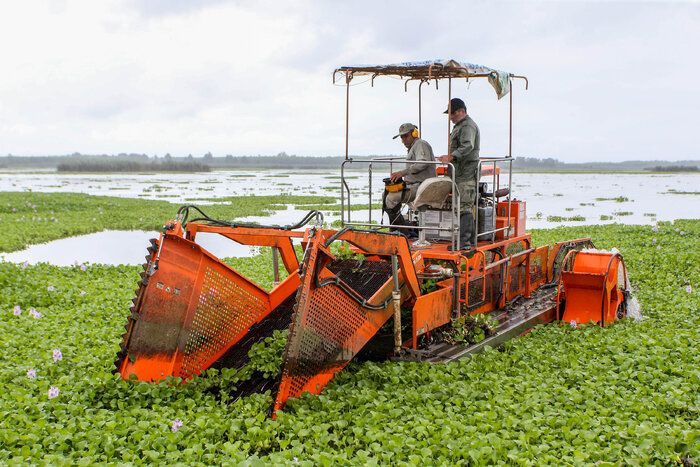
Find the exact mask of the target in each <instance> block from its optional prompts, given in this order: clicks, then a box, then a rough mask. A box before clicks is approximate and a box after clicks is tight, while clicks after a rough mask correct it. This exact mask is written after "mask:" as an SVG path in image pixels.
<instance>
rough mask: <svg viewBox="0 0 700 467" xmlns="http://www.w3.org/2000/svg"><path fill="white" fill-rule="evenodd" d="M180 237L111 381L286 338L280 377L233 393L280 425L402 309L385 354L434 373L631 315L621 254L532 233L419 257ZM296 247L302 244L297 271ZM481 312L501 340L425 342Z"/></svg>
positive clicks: (237, 237) (264, 232)
mask: <svg viewBox="0 0 700 467" xmlns="http://www.w3.org/2000/svg"><path fill="white" fill-rule="evenodd" d="M307 218H309V216H307ZM182 225H183V224H182V223H181V222H179V221H175V222H169V223H168V224H167V225H166V227H165V229H164V231H163V233H162V235H161V237H160V239H159V240H155V239H154V240H152V241H151V242H152V246H151V247H150V248H149V255H148V256H147V257H146V259H147V262H146V263H145V264H144V271H143V273H142V274H141V281H139V288H138V290H137V291H136V298H135V299H134V302H133V306H132V307H131V315H130V316H129V319H128V323H127V324H126V332H125V333H124V335H123V341H122V344H121V351H120V352H119V354H118V358H117V360H116V362H115V365H116V371H117V372H119V373H120V374H121V375H122V377H123V378H125V379H128V378H132V379H133V378H135V379H138V380H144V381H156V380H160V379H163V378H165V377H167V376H177V377H181V378H183V379H185V380H187V379H189V378H191V377H192V376H195V375H198V374H200V373H201V372H202V371H204V370H206V369H208V368H242V367H243V366H245V365H246V364H247V363H248V361H249V357H248V351H249V350H250V348H251V346H252V345H253V344H255V343H257V342H260V341H262V340H264V339H265V338H266V337H269V336H271V335H272V334H273V332H274V331H275V330H283V329H289V330H290V332H289V337H288V342H287V346H286V349H285V353H284V358H283V365H282V368H281V371H280V374H279V376H278V378H275V379H265V378H254V379H253V380H251V381H249V382H246V383H243V385H242V386H241V387H240V388H238V394H239V395H246V394H250V393H252V392H258V391H264V390H266V389H271V390H272V391H273V395H274V399H275V402H274V407H273V408H272V409H273V413H274V411H276V410H278V409H280V408H282V407H283V406H284V403H285V402H286V401H287V400H288V399H289V398H290V397H297V396H299V395H300V394H301V393H302V392H304V391H310V392H312V393H319V392H320V391H321V389H322V388H323V387H324V386H325V385H326V383H328V381H329V380H330V379H332V378H333V376H334V375H335V373H337V372H338V371H340V370H342V369H343V367H344V366H345V365H347V364H348V362H349V361H350V360H352V359H353V358H354V357H355V356H356V355H357V354H358V353H359V352H360V351H361V350H362V349H363V347H365V345H366V344H368V343H369V342H370V341H372V340H373V339H375V340H377V341H381V340H382V338H383V337H386V336H382V335H381V334H378V331H380V329H382V327H383V326H384V324H385V323H386V322H387V321H389V320H390V319H392V317H394V319H400V315H399V317H397V316H396V313H395V310H396V308H397V307H399V306H401V307H404V308H410V310H411V322H410V323H404V324H407V325H406V326H405V327H404V329H403V331H402V330H401V327H400V326H399V331H398V333H394V334H393V338H394V341H396V343H397V344H398V348H396V347H392V346H389V347H388V349H387V351H386V354H387V355H388V354H393V355H394V356H395V357H399V356H403V357H404V358H410V359H418V360H426V361H429V362H446V361H450V360H453V359H456V358H459V357H461V356H464V355H467V354H469V353H473V352H478V351H479V350H480V349H482V348H483V347H484V346H485V345H490V346H492V347H493V346H497V345H498V344H500V343H501V342H503V341H504V340H506V339H510V338H512V337H517V336H518V335H520V334H522V333H524V332H527V331H528V330H529V329H530V328H531V327H533V326H535V325H536V324H539V323H546V322H550V321H552V320H555V319H562V318H563V319H565V320H567V321H569V320H575V321H577V322H588V321H593V322H598V323H601V324H605V323H607V322H610V321H613V320H615V319H616V318H620V317H623V316H624V306H623V305H624V300H623V297H622V291H621V290H622V288H621V287H620V286H619V284H618V275H619V274H618V271H624V263H623V262H622V259H621V257H620V256H619V254H608V253H599V252H586V251H581V250H582V249H583V248H584V247H586V246H591V243H590V240H589V239H580V240H574V241H570V242H562V243H557V244H554V245H548V246H543V247H539V248H534V247H532V246H531V244H530V235H529V234H524V235H519V236H515V235H513V236H511V237H509V238H507V239H504V240H496V241H494V242H481V244H480V245H479V247H478V248H477V249H475V250H473V251H472V252H471V253H470V254H466V253H465V252H459V251H457V252H452V251H448V250H447V249H446V245H445V244H440V243H437V244H435V245H433V246H431V247H428V248H425V247H422V248H414V247H412V244H411V242H410V241H409V240H408V239H407V238H406V237H404V236H402V235H400V234H393V233H381V232H364V231H357V230H353V229H352V228H345V229H341V230H329V229H324V228H321V227H320V226H311V227H307V228H305V229H303V230H301V229H300V230H294V229H286V228H276V227H252V226H241V225H221V222H220V221H216V222H190V223H187V224H186V227H185V228H184V229H183V227H182ZM205 232H206V233H216V234H219V235H222V236H224V237H227V238H229V239H231V240H232V241H236V242H238V243H241V244H244V245H260V246H268V247H272V248H273V249H274V251H276V252H277V254H278V255H279V256H280V257H281V259H282V263H283V265H284V267H285V269H286V270H287V273H288V276H287V277H286V279H284V280H283V281H281V282H279V284H278V285H276V286H275V287H274V288H273V289H272V290H270V291H269V292H268V291H267V290H265V289H263V288H261V287H260V286H258V285H257V284H255V283H254V282H253V281H251V280H250V279H248V278H246V277H245V276H243V275H242V274H240V273H238V272H237V271H235V270H234V269H233V268H231V267H230V266H228V265H226V264H225V263H223V262H222V261H220V260H219V259H217V258H216V257H215V256H213V255H212V254H211V253H209V252H207V251H206V250H205V249H204V248H202V247H201V246H200V245H199V244H198V243H197V241H196V240H197V235H198V234H200V233H205ZM293 239H296V240H297V241H298V242H300V243H301V246H302V249H303V257H302V258H301V261H299V259H298V258H297V255H296V253H295V251H294V248H293V244H292V240H293ZM333 242H346V244H349V245H351V246H352V248H353V250H354V251H356V252H359V253H362V254H363V255H364V256H365V259H362V260H360V259H343V258H338V257H336V256H335V255H333V254H332V253H331V249H330V248H331V244H332V243H333ZM429 280H431V281H435V280H437V283H436V285H437V288H436V289H435V290H432V291H424V289H425V288H424V285H425V283H426V281H429ZM485 312H488V313H489V314H490V315H491V317H492V318H494V319H495V320H497V321H498V323H499V324H498V328H497V331H498V332H497V333H496V334H495V335H494V336H491V337H489V338H487V339H486V340H484V341H482V342H481V343H479V344H476V345H474V346H472V347H464V346H455V345H449V344H446V343H444V342H442V343H441V342H436V339H431V334H432V335H433V336H434V335H435V331H436V330H438V329H439V328H440V327H442V326H445V325H449V323H450V321H451V319H452V318H454V317H457V316H459V315H461V314H466V313H469V314H476V313H485ZM390 337H391V336H390ZM397 340H398V341H397ZM390 341H391V339H390ZM397 350H398V351H397Z"/></svg>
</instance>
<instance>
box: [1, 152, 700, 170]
mask: <svg viewBox="0 0 700 467" xmlns="http://www.w3.org/2000/svg"><path fill="white" fill-rule="evenodd" d="M360 157H362V158H370V157H377V156H376V155H372V156H360ZM383 157H386V156H383ZM343 160H344V157H341V156H326V157H323V156H321V157H311V156H296V155H288V154H287V153H284V152H281V153H279V154H277V155H276V156H261V155H257V156H235V157H234V156H231V155H227V156H225V157H214V156H213V155H212V154H211V153H207V154H205V155H204V156H201V157H194V156H192V155H191V154H190V155H188V156H186V157H173V156H171V155H170V154H166V155H165V156H163V157H158V156H157V155H156V156H152V157H151V156H148V155H146V154H118V155H84V154H80V153H73V154H70V155H59V156H32V157H25V156H13V155H11V154H8V155H7V156H4V157H0V171H2V170H5V171H10V170H56V171H57V172H62V173H71V172H73V173H110V172H209V171H211V170H251V169H302V170H309V169H339V167H340V165H341V163H342V161H343ZM348 169H349V170H352V167H351V166H349V167H348ZM513 170H514V171H516V172H534V173H541V172H547V173H551V172H554V173H587V172H588V173H591V172H593V173H599V172H625V173H642V174H649V173H662V174H663V173H700V160H684V161H639V160H637V161H634V160H632V161H624V162H585V163H565V162H561V161H559V160H557V159H553V158H545V159H540V158H537V157H516V158H514V160H513Z"/></svg>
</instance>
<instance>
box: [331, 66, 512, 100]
mask: <svg viewBox="0 0 700 467" xmlns="http://www.w3.org/2000/svg"><path fill="white" fill-rule="evenodd" d="M338 72H342V73H347V76H348V79H349V80H351V79H352V78H353V77H354V76H361V75H372V78H374V77H375V76H379V75H390V76H399V77H401V78H407V79H424V80H430V79H444V78H466V79H469V78H473V77H486V78H488V80H489V83H491V86H493V89H494V90H495V91H496V94H497V95H498V98H499V99H500V98H501V97H503V96H505V95H507V94H508V93H509V92H510V77H511V76H514V75H512V74H510V73H507V72H505V71H500V70H495V69H493V68H489V67H486V66H481V65H475V64H473V63H466V62H458V61H456V60H425V61H421V62H403V63H392V64H389V65H360V66H344V67H340V68H338V69H337V70H335V71H334V72H333V79H334V80H335V74H336V73H338Z"/></svg>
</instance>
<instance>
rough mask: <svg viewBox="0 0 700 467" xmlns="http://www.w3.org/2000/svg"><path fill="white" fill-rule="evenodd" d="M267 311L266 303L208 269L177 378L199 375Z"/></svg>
mask: <svg viewBox="0 0 700 467" xmlns="http://www.w3.org/2000/svg"><path fill="white" fill-rule="evenodd" d="M266 310H267V305H266V303H265V302H263V301H262V300H260V299H259V298H257V297H255V296H253V295H252V294H250V293H249V292H247V291H246V290H244V289H243V288H241V287H239V286H238V285H236V283H235V282H233V281H231V280H230V279H227V278H226V277H224V276H223V275H222V274H220V273H218V272H216V271H214V270H213V269H211V268H207V269H206V270H205V273H204V282H203V284H202V287H201V289H200V292H199V303H198V304H197V311H196V312H195V315H194V318H193V320H192V327H191V329H190V333H189V335H188V337H187V343H186V344H185V356H184V359H183V361H182V366H181V368H180V374H179V376H181V377H183V378H189V377H190V376H192V375H194V374H198V373H199V372H200V371H201V370H202V369H203V368H202V367H203V365H204V364H205V363H206V362H207V361H208V360H210V359H211V358H212V357H214V356H215V355H216V354H218V353H219V352H221V351H222V350H223V349H224V347H225V346H226V345H227V344H228V343H230V342H231V340H232V339H233V338H234V337H236V336H237V335H238V334H240V333H241V332H243V331H246V330H247V329H248V328H249V327H250V325H251V324H253V323H254V322H255V321H256V320H257V319H258V318H259V316H260V315H261V314H263V313H264V312H265V311H266Z"/></svg>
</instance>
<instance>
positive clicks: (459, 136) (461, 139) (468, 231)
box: [438, 98, 481, 250]
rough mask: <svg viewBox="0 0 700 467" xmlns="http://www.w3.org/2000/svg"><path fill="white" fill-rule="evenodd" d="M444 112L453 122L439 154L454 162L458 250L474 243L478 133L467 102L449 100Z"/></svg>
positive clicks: (477, 178) (479, 138) (446, 160)
mask: <svg viewBox="0 0 700 467" xmlns="http://www.w3.org/2000/svg"><path fill="white" fill-rule="evenodd" d="M443 113H446V114H449V116H450V121H451V122H452V124H453V125H454V126H453V127H452V133H450V154H449V155H447V156H440V157H438V160H439V161H440V162H452V164H454V166H455V172H456V173H455V174H454V175H452V174H451V176H453V177H454V181H455V185H457V190H458V191H459V211H460V219H459V244H458V245H457V248H458V249H460V250H469V249H471V248H472V247H474V246H476V226H475V225H474V204H475V203H476V189H477V183H478V182H479V175H478V174H477V170H478V168H479V148H480V146H481V137H480V135H479V127H478V126H476V123H475V122H474V120H472V118H471V117H470V116H469V115H467V106H466V105H465V104H464V101H463V100H462V99H459V98H454V99H452V100H450V104H449V106H448V107H447V110H445V111H444V112H443Z"/></svg>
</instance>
